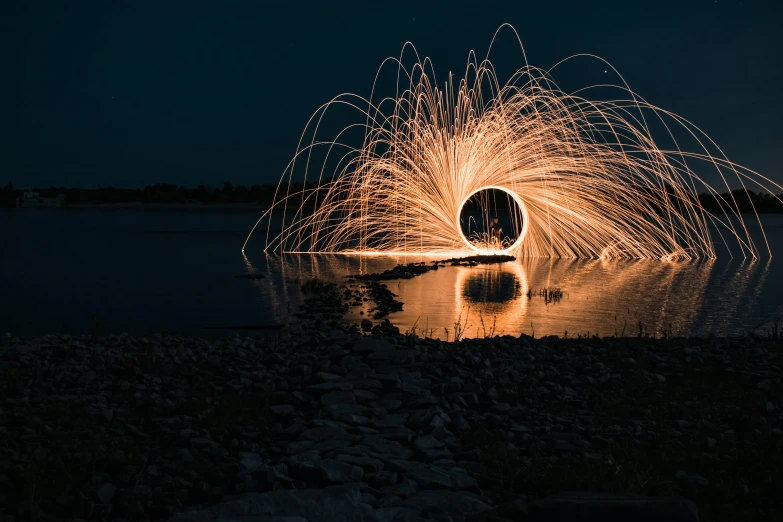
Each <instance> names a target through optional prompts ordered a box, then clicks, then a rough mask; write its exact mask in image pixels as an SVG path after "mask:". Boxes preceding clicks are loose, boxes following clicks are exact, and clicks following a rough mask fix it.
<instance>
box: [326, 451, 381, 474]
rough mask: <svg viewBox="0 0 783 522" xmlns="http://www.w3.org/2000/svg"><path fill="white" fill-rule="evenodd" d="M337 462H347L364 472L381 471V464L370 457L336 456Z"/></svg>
mask: <svg viewBox="0 0 783 522" xmlns="http://www.w3.org/2000/svg"><path fill="white" fill-rule="evenodd" d="M337 460H340V461H343V462H347V463H348V464H352V465H354V466H359V467H361V468H362V469H364V470H365V471H366V472H370V473H376V474H377V473H380V472H382V471H383V462H381V461H380V460H378V459H374V458H372V457H361V456H358V455H337Z"/></svg>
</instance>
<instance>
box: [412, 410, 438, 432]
mask: <svg viewBox="0 0 783 522" xmlns="http://www.w3.org/2000/svg"><path fill="white" fill-rule="evenodd" d="M431 419H432V414H431V413H430V411H429V410H417V411H415V412H413V413H412V414H411V416H410V417H409V418H408V424H409V425H410V427H411V428H413V429H415V430H418V429H421V428H424V427H425V426H427V424H429V423H430V420H431Z"/></svg>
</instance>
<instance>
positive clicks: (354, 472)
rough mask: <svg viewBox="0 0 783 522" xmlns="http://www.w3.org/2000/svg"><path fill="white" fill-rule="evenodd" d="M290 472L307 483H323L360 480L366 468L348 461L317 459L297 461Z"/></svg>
mask: <svg viewBox="0 0 783 522" xmlns="http://www.w3.org/2000/svg"><path fill="white" fill-rule="evenodd" d="M289 474H290V475H291V476H292V477H293V478H296V479H300V480H303V481H305V482H306V483H307V484H312V485H316V486H317V485H321V484H325V483H329V482H331V483H345V482H358V481H360V480H361V479H362V477H363V476H364V470H363V469H362V468H361V467H359V466H353V465H351V464H349V463H348V462H343V461H340V460H335V459H323V460H315V461H312V462H301V463H295V464H294V465H293V466H292V468H291V469H290V470H289Z"/></svg>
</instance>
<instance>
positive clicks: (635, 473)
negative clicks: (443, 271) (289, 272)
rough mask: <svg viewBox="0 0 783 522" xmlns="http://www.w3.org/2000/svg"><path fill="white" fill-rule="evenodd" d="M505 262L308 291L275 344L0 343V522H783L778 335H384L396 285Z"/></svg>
mask: <svg viewBox="0 0 783 522" xmlns="http://www.w3.org/2000/svg"><path fill="white" fill-rule="evenodd" d="M504 261H506V259H502V258H498V257H491V256H490V257H487V258H483V259H482V258H480V257H476V258H461V259H451V260H441V261H434V262H431V263H411V264H407V265H397V266H396V267H395V268H394V269H391V270H387V271H385V272H383V273H379V274H366V275H364V276H361V277H354V278H349V279H348V280H346V281H345V282H343V283H341V284H339V285H338V284H334V283H327V282H323V281H319V280H311V281H308V282H306V283H304V284H303V286H302V292H303V294H304V296H305V299H304V303H303V305H302V306H301V308H300V309H299V310H298V311H297V312H296V313H295V314H294V316H293V318H292V319H291V321H290V322H289V323H288V324H286V325H285V326H283V328H282V329H281V330H279V331H277V332H275V333H274V334H273V335H255V336H254V337H248V336H240V335H238V334H236V333H235V334H234V335H233V336H231V337H220V338H202V337H199V336H195V335H177V334H167V335H161V334H154V335H149V336H144V337H142V336H132V335H128V334H121V335H109V336H98V335H93V336H67V335H59V336H58V335H39V336H34V337H25V338H22V337H10V336H4V337H2V339H0V399H1V400H0V433H3V434H4V436H5V438H6V439H7V440H8V441H9V442H8V443H7V445H6V446H7V447H0V517H5V518H4V520H5V519H8V520H10V521H15V520H27V519H38V520H62V519H74V518H76V519H84V520H88V519H103V520H128V519H131V520H172V521H175V522H203V521H217V520H226V519H231V518H232V517H235V516H236V514H237V513H242V514H243V515H245V516H247V517H248V519H250V518H254V517H258V519H259V520H261V519H263V517H264V516H271V517H291V518H286V519H285V520H291V521H296V522H302V521H309V522H319V521H323V522H327V521H330V522H331V521H344V522H387V521H388V522H392V521H397V522H404V521H417V520H422V521H436V520H437V521H445V520H450V521H453V522H490V521H491V522H512V521H518V520H526V521H528V522H543V521H545V520H547V521H548V520H553V519H555V517H556V516H561V517H562V516H565V517H566V519H568V518H569V517H573V516H576V515H575V514H576V513H581V514H584V513H585V512H590V510H591V509H592V510H593V512H595V513H598V512H601V513H603V514H604V516H605V514H606V511H602V510H606V509H612V508H613V507H614V508H615V509H616V508H617V506H618V505H621V506H625V507H624V508H622V509H624V511H623V516H624V517H625V518H622V519H624V520H625V519H633V518H640V517H642V516H649V512H650V510H654V511H655V512H656V513H659V514H660V517H661V519H662V520H663V519H667V518H668V519H671V520H682V521H694V522H696V521H698V520H701V521H703V522H704V521H706V522H709V521H732V522H733V521H735V520H741V519H758V520H766V519H770V520H771V519H775V518H776V516H779V515H781V514H783V502H782V501H781V499H780V497H779V495H778V492H779V488H780V486H781V483H780V482H781V481H780V478H779V471H780V468H781V467H782V466H783V410H782V409H781V402H780V401H781V399H780V398H781V397H783V381H782V380H781V367H782V366H783V338H781V337H779V336H778V335H774V336H770V337H766V338H763V337H751V336H746V337H741V338H701V337H700V338H667V339H658V338H650V337H622V338H616V337H607V338H598V337H591V338H586V337H581V338H562V337H557V336H549V337H542V338H535V339H534V338H532V337H530V336H527V335H524V334H522V335H520V336H518V337H516V336H510V335H504V336H487V337H484V338H464V337H462V336H456V337H457V340H452V341H450V342H444V341H441V340H437V339H431V338H426V337H422V336H418V335H415V334H412V333H400V331H399V329H398V328H397V327H395V326H394V325H393V324H391V323H390V322H389V321H388V319H386V316H387V315H388V313H390V312H391V311H394V310H395V309H396V308H397V307H399V306H402V303H400V302H399V301H396V300H395V299H394V298H395V295H394V294H393V293H391V291H390V290H389V289H388V288H387V287H386V285H385V284H384V283H383V281H390V280H394V279H400V278H412V277H416V276H418V275H421V274H423V273H426V272H428V271H430V270H437V269H439V268H440V267H442V266H446V265H447V264H450V263H451V264H453V263H457V264H465V263H467V264H468V265H470V264H471V263H482V262H504ZM367 301H371V302H374V303H375V305H376V306H375V308H372V309H370V312H373V319H374V320H370V319H369V318H366V319H364V320H363V321H362V322H361V324H360V325H355V324H348V323H347V322H346V321H345V319H344V315H345V313H346V311H348V310H349V309H350V308H351V307H354V306H357V304H356V303H366V302H367ZM0 446H1V445H0ZM569 491H571V492H581V493H579V494H577V495H574V494H571V495H570V496H569V495H566V496H558V493H562V492H569ZM618 495H619V497H618ZM683 499H688V500H687V501H686V500H683ZM696 513H698V515H696ZM523 517H524V518H523ZM254 519H255V518H254ZM281 519H282V518H281ZM602 520H603V518H602Z"/></svg>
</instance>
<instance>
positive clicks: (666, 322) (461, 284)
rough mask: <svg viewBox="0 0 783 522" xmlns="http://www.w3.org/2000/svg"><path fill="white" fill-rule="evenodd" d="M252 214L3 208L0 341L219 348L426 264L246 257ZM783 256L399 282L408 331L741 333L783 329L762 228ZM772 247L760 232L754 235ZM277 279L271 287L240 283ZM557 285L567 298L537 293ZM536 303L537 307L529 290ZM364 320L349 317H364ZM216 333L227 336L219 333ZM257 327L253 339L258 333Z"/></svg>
mask: <svg viewBox="0 0 783 522" xmlns="http://www.w3.org/2000/svg"><path fill="white" fill-rule="evenodd" d="M257 218H258V214H257V213H254V212H247V211H217V210H214V211H210V210H200V211H185V210H123V209H68V208H66V209H29V210H3V211H0V230H2V238H3V239H2V242H1V246H0V248H2V251H1V252H0V331H3V332H6V331H7V332H11V333H12V334H17V335H31V334H39V333H60V332H66V333H79V332H89V331H91V330H92V328H93V326H95V325H98V326H99V328H100V330H101V331H102V332H104V333H106V332H123V331H127V332H133V333H150V332H160V331H175V332H186V333H194V334H200V335H210V334H214V333H215V332H231V331H234V330H238V329H240V328H244V327H252V328H259V327H271V326H273V325H279V324H281V323H284V322H285V321H286V320H287V318H288V317H290V314H291V313H292V312H294V311H295V310H296V307H297V305H298V303H300V302H301V294H300V291H299V286H300V285H301V283H302V282H303V281H304V280H306V279H309V278H311V277H320V278H322V279H330V280H336V281H339V280H342V278H344V277H345V275H347V274H353V273H363V272H365V273H366V272H375V271H380V270H384V269H386V268H391V267H392V266H394V265H395V264H396V263H399V262H413V261H419V259H417V258H415V257H408V258H391V257H366V256H363V257H351V256H334V255H323V256H315V255H299V256H282V257H281V256H266V255H265V254H264V253H263V252H262V241H261V236H260V235H259V236H258V237H254V238H253V239H251V242H250V244H249V245H248V248H247V250H246V255H243V254H242V253H241V246H242V243H243V241H244V238H245V236H246V235H247V232H248V230H249V229H250V228H251V227H252V225H253V224H254V223H255V221H256V219H257ZM762 220H763V221H764V224H765V230H766V233H767V236H768V239H769V242H770V244H771V247H772V250H773V259H772V260H771V261H770V260H768V259H766V258H764V259H761V260H759V261H757V262H755V263H751V262H743V261H742V260H737V259H734V260H732V259H730V258H729V256H728V255H726V253H725V251H720V256H719V258H718V260H717V261H714V262H702V263H663V262H659V261H641V262H628V261H604V260H595V261H566V260H528V261H523V262H517V263H506V264H503V265H496V266H478V267H473V268H467V267H447V268H444V269H440V270H437V271H432V272H429V273H427V274H424V275H422V276H419V277H416V278H414V279H410V280H402V281H391V282H388V285H389V287H390V289H391V290H392V291H393V292H394V293H396V294H398V295H399V298H398V299H399V300H401V301H402V302H403V303H404V310H403V311H402V312H399V313H396V314H392V315H391V316H390V319H391V321H392V322H393V323H394V324H396V325H397V326H399V327H400V328H401V330H403V331H405V330H408V329H411V328H413V327H414V326H415V328H416V329H417V330H418V331H419V332H423V331H425V330H426V331H427V333H429V334H431V335H434V336H438V337H441V338H445V337H446V336H447V335H448V336H449V337H450V338H453V334H454V328H455V324H456V323H459V324H460V329H463V330H465V331H466V332H467V335H469V336H476V335H479V336H483V335H485V334H486V335H489V334H490V333H492V332H494V333H497V334H513V335H518V334H519V333H523V332H524V333H527V334H532V333H534V334H535V335H536V336H540V335H549V334H556V335H564V334H565V333H566V332H567V333H568V335H569V336H575V335H579V334H587V333H588V332H589V333H590V334H599V335H602V336H603V335H615V334H622V333H624V334H625V335H636V334H638V332H639V329H640V328H641V329H642V330H643V331H646V332H648V333H653V332H655V333H657V334H660V333H662V332H671V333H672V334H674V335H710V334H714V335H742V334H745V333H747V332H749V331H753V330H756V331H758V332H761V331H763V330H764V329H765V328H769V327H771V326H772V325H773V324H774V323H775V321H776V320H777V319H778V318H780V317H782V316H783V294H782V293H781V288H783V285H782V283H783V246H782V245H783V216H778V215H768V216H762ZM751 233H752V235H753V236H754V238H755V239H756V241H757V244H762V243H761V239H760V236H759V230H758V225H755V226H754V227H753V228H752V230H751ZM248 272H255V273H262V274H264V276H265V277H264V278H263V279H260V280H247V279H241V278H238V277H237V276H238V275H239V274H243V273H248ZM542 288H559V289H560V290H561V291H562V292H563V295H562V298H561V299H559V300H554V301H552V300H548V299H545V298H544V297H542V296H539V295H538V292H539V290H540V289H542ZM529 292H530V296H528V293H529ZM360 317H361V316H359V315H358V310H356V311H354V312H352V313H351V314H350V318H352V319H355V320H358V319H359V318H360ZM215 328H216V329H215ZM252 332H253V330H248V332H247V333H252Z"/></svg>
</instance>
